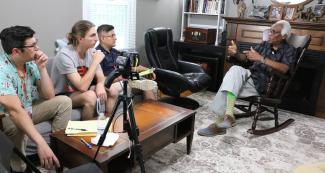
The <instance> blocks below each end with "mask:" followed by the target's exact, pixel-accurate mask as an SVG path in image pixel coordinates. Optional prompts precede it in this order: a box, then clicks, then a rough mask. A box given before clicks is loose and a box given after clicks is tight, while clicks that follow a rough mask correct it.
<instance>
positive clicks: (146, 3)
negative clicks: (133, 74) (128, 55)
mask: <svg viewBox="0 0 325 173" xmlns="http://www.w3.org/2000/svg"><path fill="white" fill-rule="evenodd" d="M181 13H182V0H137V28H136V45H137V46H136V47H137V51H138V52H139V53H140V55H141V62H140V63H141V64H148V61H147V58H146V53H145V48H144V34H145V32H146V30H147V29H149V28H152V27H159V26H163V27H169V28H171V29H172V30H173V38H174V40H179V38H180V32H181V31H180V30H181Z"/></svg>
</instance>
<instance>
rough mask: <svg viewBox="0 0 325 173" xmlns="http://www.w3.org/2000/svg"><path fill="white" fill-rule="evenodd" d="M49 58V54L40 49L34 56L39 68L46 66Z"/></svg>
mask: <svg viewBox="0 0 325 173" xmlns="http://www.w3.org/2000/svg"><path fill="white" fill-rule="evenodd" d="M48 59H49V58H48V57H47V55H46V54H45V53H44V52H42V51H41V50H38V51H37V52H36V54H35V57H34V60H35V62H36V64H37V66H38V68H39V69H43V68H46V64H47V61H48Z"/></svg>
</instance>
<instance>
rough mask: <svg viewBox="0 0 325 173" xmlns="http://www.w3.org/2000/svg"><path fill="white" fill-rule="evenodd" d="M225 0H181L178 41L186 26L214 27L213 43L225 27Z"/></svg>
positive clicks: (216, 42) (182, 35)
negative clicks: (180, 22)
mask: <svg viewBox="0 0 325 173" xmlns="http://www.w3.org/2000/svg"><path fill="white" fill-rule="evenodd" d="M226 4H227V1H226V0H183V9H182V26H181V38H180V41H184V37H185V36H184V31H185V28H186V27H194V28H213V29H216V32H217V33H216V41H215V45H216V46H217V45H218V42H219V41H220V40H219V39H220V35H221V32H222V31H223V30H224V29H225V20H224V19H223V17H224V16H225V10H226Z"/></svg>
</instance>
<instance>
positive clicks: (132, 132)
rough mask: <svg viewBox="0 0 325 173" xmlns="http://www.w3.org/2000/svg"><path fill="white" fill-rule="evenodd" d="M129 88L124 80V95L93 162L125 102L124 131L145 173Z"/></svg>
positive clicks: (101, 138)
mask: <svg viewBox="0 0 325 173" xmlns="http://www.w3.org/2000/svg"><path fill="white" fill-rule="evenodd" d="M127 86H128V80H123V93H122V95H119V96H118V100H117V101H116V103H115V105H114V108H113V112H112V115H111V116H110V118H109V120H108V122H107V125H106V127H105V130H104V132H103V133H102V134H101V136H100V138H99V140H98V143H97V146H98V148H97V151H96V154H95V157H94V159H93V161H94V162H95V161H96V157H97V155H98V152H99V149H100V147H101V146H102V145H103V143H104V141H105V138H106V134H107V132H108V129H109V127H110V126H111V124H112V121H113V119H114V116H115V113H116V111H117V108H118V107H119V105H120V103H121V102H123V130H126V131H127V133H128V135H129V140H130V141H132V142H133V145H132V147H131V152H132V153H133V154H134V156H135V158H136V160H137V161H138V162H139V166H140V168H141V172H142V173H145V172H146V171H145V168H144V160H143V156H142V148H141V144H140V143H139V139H138V136H139V128H138V127H137V125H136V122H135V118H134V111H133V106H132V103H131V101H132V97H131V96H128V94H127V92H128V91H127ZM128 113H129V114H128Z"/></svg>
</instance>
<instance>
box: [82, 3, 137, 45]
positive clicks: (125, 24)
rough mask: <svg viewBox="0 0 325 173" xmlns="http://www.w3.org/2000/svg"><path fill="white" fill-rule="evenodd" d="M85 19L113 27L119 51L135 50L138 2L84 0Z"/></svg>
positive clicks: (97, 24) (98, 24)
mask: <svg viewBox="0 0 325 173" xmlns="http://www.w3.org/2000/svg"><path fill="white" fill-rule="evenodd" d="M83 19H85V20H89V21H91V22H93V23H94V24H95V25H96V26H97V27H98V26H100V25H102V24H110V25H113V26H114V30H115V33H116V36H117V42H116V48H117V49H134V48H135V28H136V0H83Z"/></svg>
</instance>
